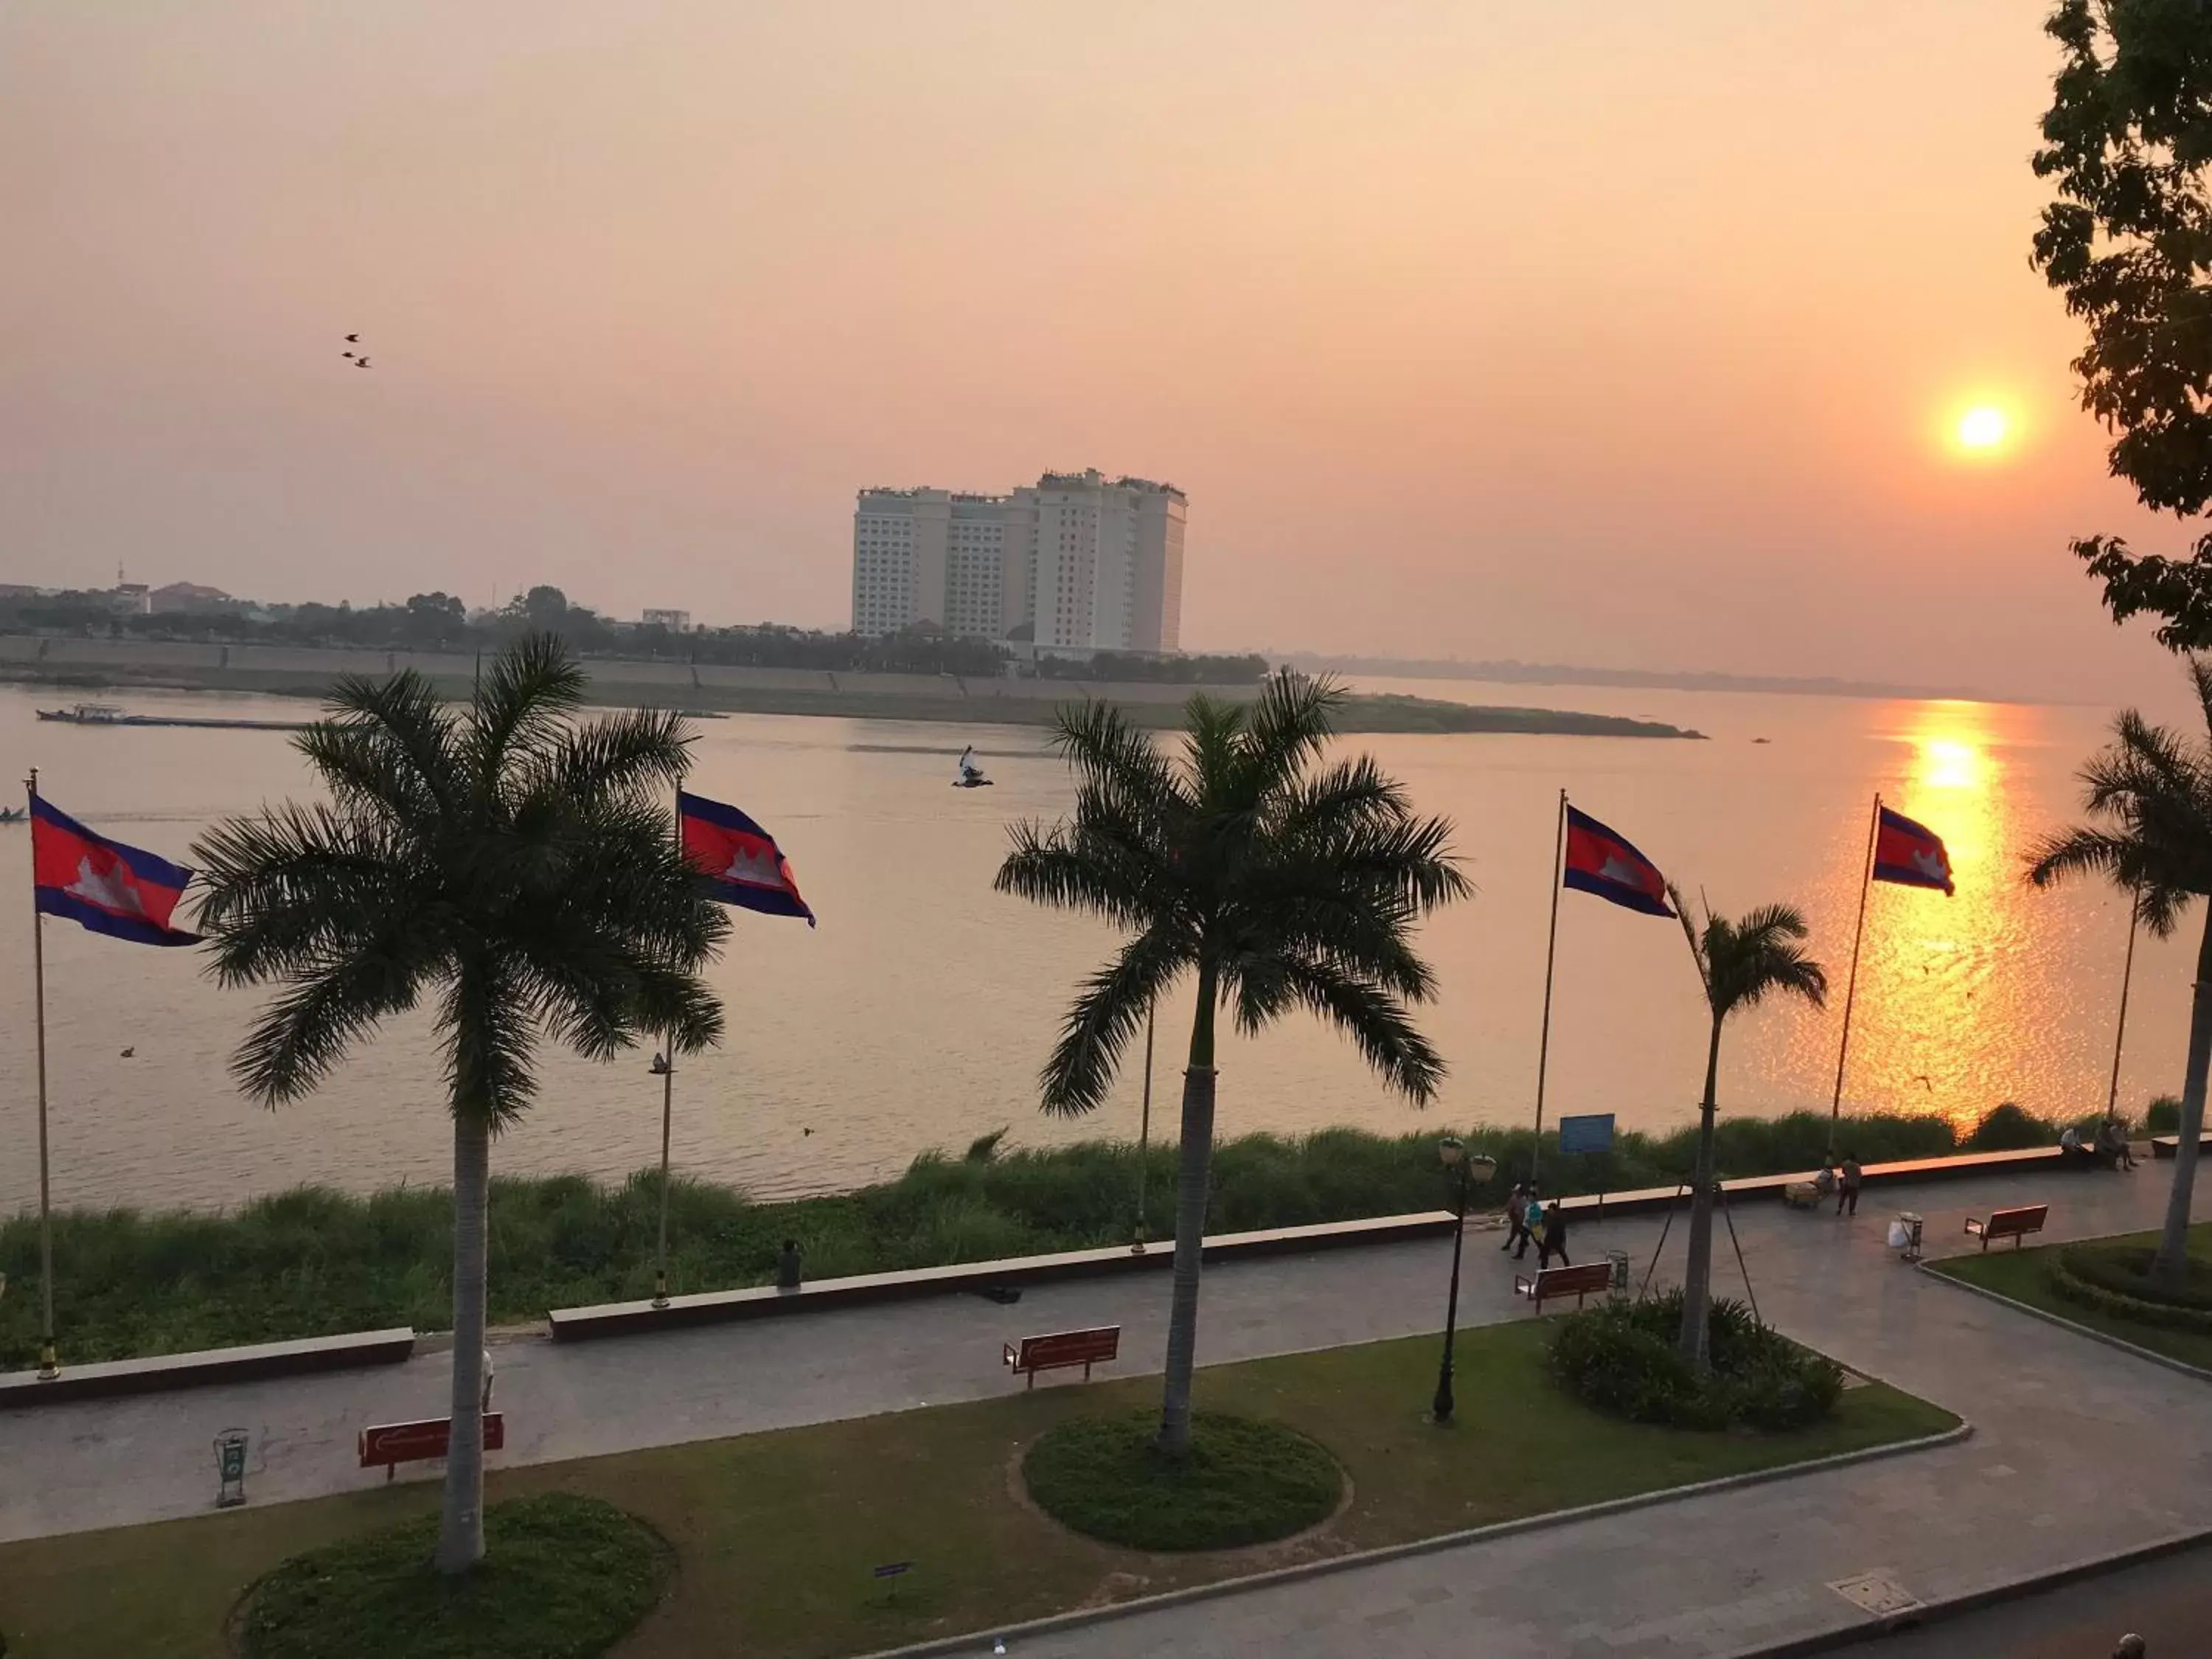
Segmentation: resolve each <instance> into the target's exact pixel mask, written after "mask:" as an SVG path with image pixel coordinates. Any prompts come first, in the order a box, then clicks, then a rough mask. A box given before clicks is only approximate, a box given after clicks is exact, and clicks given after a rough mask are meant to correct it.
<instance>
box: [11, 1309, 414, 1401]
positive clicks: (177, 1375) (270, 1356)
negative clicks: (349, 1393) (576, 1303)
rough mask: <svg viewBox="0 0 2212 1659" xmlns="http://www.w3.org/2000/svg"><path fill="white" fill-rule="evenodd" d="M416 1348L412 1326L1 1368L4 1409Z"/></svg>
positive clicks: (393, 1358) (301, 1368)
mask: <svg viewBox="0 0 2212 1659" xmlns="http://www.w3.org/2000/svg"><path fill="white" fill-rule="evenodd" d="M414 1352H415V1333H414V1332H413V1331H411V1330H410V1329H408V1328H405V1327H404V1326H402V1327H398V1328H394V1329H392V1330H388V1331H354V1332H350V1333H348V1334H345V1335H343V1336H314V1337H307V1338H305V1339H303V1340H300V1341H297V1342H257V1343H253V1344H251V1345H250V1346H244V1347H236V1348H210V1349H207V1350H205V1351H204V1352H199V1353H167V1354H160V1355H156V1356H155V1357H154V1358H149V1359H112V1360H106V1361H103V1362H101V1363H99V1364H89V1365H64V1366H63V1367H62V1369H61V1371H60V1373H59V1375H58V1376H52V1377H44V1378H42V1377H40V1375H39V1374H38V1373H37V1372H36V1371H9V1372H6V1373H4V1374H0V1411H4V1410H9V1409H20V1408H23V1407H33V1406H51V1405H55V1404H58V1403H59V1402H61V1401H68V1400H104V1399H110V1398H112V1397H114V1396H115V1395H129V1394H161V1393H166V1392H168V1391H171V1390H173V1389H197V1388H204V1387H205V1386H206V1385H207V1384H209V1383H258V1382H260V1381H263V1380H264V1379H266V1378H268V1377H272V1376H301V1375H303V1374H305V1373H307V1372H311V1371H337V1370H351V1369H353V1368H354V1367H356V1366H361V1365H396V1364H399V1363H400V1362H401V1361H402V1360H404V1359H407V1358H411V1357H412V1356H413V1354H414Z"/></svg>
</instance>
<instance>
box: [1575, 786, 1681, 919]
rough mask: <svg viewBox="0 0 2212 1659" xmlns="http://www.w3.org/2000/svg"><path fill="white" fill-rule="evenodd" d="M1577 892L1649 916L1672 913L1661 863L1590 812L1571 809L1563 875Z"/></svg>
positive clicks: (1669, 914)
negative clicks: (1632, 844) (1618, 834)
mask: <svg viewBox="0 0 2212 1659" xmlns="http://www.w3.org/2000/svg"><path fill="white" fill-rule="evenodd" d="M1561 879H1562V880H1563V881H1564V882H1565V884H1566V885H1567V886H1569V887H1571V888H1573V889H1574V890H1576V891H1577V892H1581V893H1595V894H1596V895H1597V896H1599V897H1600V898H1601V899H1611V900H1612V901H1613V902H1614V903H1615V904H1625V905H1626V906H1627V907H1628V908H1630V909H1632V910H1641V911H1643V912H1644V915H1647V916H1671V915H1674V911H1673V910H1672V909H1670V908H1668V904H1667V878H1665V877H1664V876H1662V875H1661V874H1660V873H1659V866H1656V865H1655V864H1654V863H1652V862H1651V860H1650V859H1647V858H1645V857H1644V854H1641V853H1639V852H1638V851H1637V850H1636V849H1635V848H1633V847H1632V846H1630V845H1629V844H1628V842H1627V841H1626V839H1624V838H1623V837H1621V836H1617V835H1615V834H1613V831H1612V830H1610V829H1607V828H1606V827H1605V826H1604V825H1603V824H1601V823H1599V822H1598V821H1597V820H1596V819H1595V818H1594V817H1590V815H1589V813H1587V812H1578V811H1576V810H1575V809H1574V808H1573V807H1571V806H1570V807H1569V808H1567V866H1566V872H1565V875H1564V876H1563V877H1562V878H1561Z"/></svg>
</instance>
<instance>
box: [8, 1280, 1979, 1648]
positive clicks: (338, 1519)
mask: <svg viewBox="0 0 2212 1659" xmlns="http://www.w3.org/2000/svg"><path fill="white" fill-rule="evenodd" d="M1549 1324H1550V1322H1547V1321H1535V1320H1529V1321H1524V1322H1520V1323H1517V1324H1513V1325H1502V1326H1490V1327H1485V1328H1480V1329H1477V1330H1473V1331H1466V1332H1462V1334H1461V1336H1460V1340H1459V1346H1458V1351H1457V1355H1458V1371H1457V1377H1456V1381H1457V1386H1458V1394H1459V1401H1460V1411H1459V1417H1458V1420H1457V1422H1456V1424H1455V1425H1453V1426H1450V1427H1447V1428H1438V1427H1437V1426H1435V1425H1432V1424H1431V1423H1430V1421H1429V1420H1428V1415H1427V1413H1428V1406H1429V1400H1430V1395H1431V1392H1432V1391H1433V1390H1434V1389H1435V1386H1436V1374H1437V1338H1435V1337H1433V1336H1430V1337H1420V1338H1413V1339H1407V1340H1398V1341H1391V1342H1379V1343H1372V1344H1368V1345H1364V1346H1358V1347H1350V1348H1337V1349H1331V1350H1327V1351H1324V1352H1316V1353H1308V1354H1298V1355H1293V1356H1289V1357H1285V1358H1275V1359H1265V1360H1256V1361H1253V1362H1250V1363H1249V1364H1237V1365H1227V1366H1219V1367H1213V1368H1209V1369H1207V1370H1204V1371H1201V1372H1200V1374H1199V1379H1198V1403H1199V1405H1200V1407H1201V1408H1203V1409H1205V1410H1207V1411H1212V1412H1220V1413H1231V1414H1234V1415H1237V1416H1241V1417H1246V1418H1254V1419H1266V1420H1268V1421H1273V1422H1278V1423H1282V1424H1285V1425H1288V1426H1290V1427H1291V1428H1293V1429H1296V1430H1297V1431H1300V1432H1301V1433H1304V1434H1306V1435H1309V1436H1310V1437H1312V1438H1314V1439H1315V1440H1316V1441H1318V1442H1320V1443H1322V1445H1324V1446H1326V1447H1327V1448H1328V1450H1329V1451H1330V1453H1331V1454H1332V1455H1334V1457H1335V1458H1336V1460H1337V1462H1338V1463H1339V1464H1340V1466H1341V1467H1342V1468H1343V1469H1344V1471H1345V1473H1346V1475H1348V1476H1349V1477H1350V1479H1351V1480H1352V1487H1353V1498H1352V1501H1351V1503H1350V1504H1347V1505H1346V1508H1345V1509H1344V1510H1343V1512H1342V1513H1341V1514H1340V1515H1339V1516H1337V1517H1336V1518H1335V1519H1334V1521H1333V1522H1330V1523H1329V1524H1328V1526H1326V1527H1325V1528H1322V1529H1321V1531H1320V1532H1318V1533H1317V1534H1311V1535H1309V1536H1306V1537H1301V1538H1298V1539H1293V1540H1291V1541H1286V1542H1285V1543H1281V1544H1277V1545H1273V1546H1261V1547H1258V1548H1255V1549H1253V1550H1248V1551H1242V1552H1232V1553H1200V1554H1152V1553H1144V1552H1140V1551H1135V1550H1128V1549H1121V1548H1117V1547H1113V1546H1110V1545H1107V1544H1103V1543H1098V1542H1096V1541H1092V1540H1090V1539H1087V1538H1084V1537H1082V1536H1080V1535H1079V1534H1075V1533H1073V1532H1071V1531H1069V1530H1068V1529H1066V1528H1063V1527H1060V1526H1059V1525H1057V1524H1056V1523H1054V1522H1052V1521H1050V1520H1048V1519H1047V1518H1046V1517H1045V1516H1042V1514H1040V1513H1039V1512H1038V1511H1037V1510H1035V1509H1034V1508H1032V1507H1030V1505H1028V1504H1023V1503H1020V1502H1018V1501H1017V1500H1016V1498H1015V1497H1014V1496H1013V1492H1012V1483H1013V1477H1014V1472H1015V1470H1016V1468H1018V1462H1019V1459H1020V1457H1021V1455H1022V1454H1023V1451H1024V1449H1025V1448H1026V1447H1027V1446H1028V1445H1029V1444H1030V1443H1031V1442H1032V1441H1033V1440H1035V1439H1036V1437H1038V1436H1039V1435H1041V1434H1042V1433H1043V1432H1045V1431H1047V1430H1048V1429H1050V1428H1052V1427H1054V1425H1058V1424H1060V1423H1063V1422H1066V1421H1067V1420H1069V1419H1073V1418H1077V1417H1096V1416H1101V1415H1107V1416H1110V1415H1115V1414H1121V1413H1136V1412H1139V1411H1142V1410H1146V1409H1147V1408H1151V1407H1156V1405H1157V1401H1158V1391H1159V1382H1158V1378H1157V1377H1136V1378H1128V1379H1124V1380H1119V1381H1115V1382H1101V1383H1092V1384H1091V1385H1088V1386H1085V1385H1083V1384H1079V1383H1071V1384H1054V1385H1048V1386H1044V1387H1041V1388H1038V1389H1036V1390H1034V1391H1017V1392H1013V1393H1010V1394H1007V1395H1001V1396H1000V1397H997V1398H994V1399H991V1400H987V1401H978V1402H974V1403H970V1404H965V1405H958V1406H946V1407H933V1408H929V1409H927V1410H921V1411H915V1412H907V1413H897V1414H895V1415H890V1416H884V1417H872V1418H864V1419H859V1420H857V1421H853V1422H845V1423H832V1424H823V1425H815V1426H811V1427H807V1428H800V1429H790V1430H785V1431H778V1432H775V1433H771V1434H757V1435H749V1436H745V1437H740V1438H736V1439H729V1440H719V1441H710V1442H705V1443H697V1444H693V1445H685V1446H670V1447H664V1448H659V1449H654V1450H651V1451H643V1452H635V1453H628V1454H624V1455H620V1456H613V1457H603V1458H595V1459H590V1460H586V1461H582V1462H569V1463H561V1464H550V1465H544V1466H540V1467H537V1468H522V1469H516V1470H513V1471H511V1472H505V1473H501V1474H495V1476H494V1477H493V1480H492V1482H491V1485H492V1489H493V1490H492V1495H493V1496H494V1497H495V1498H511V1497H514V1496H517V1495H520V1494H523V1493H527V1492H548V1491H556V1492H579V1493H583V1494H586V1495H588V1496H591V1497H595V1498H603V1499H605V1501H607V1502H608V1503H611V1504H614V1505H616V1506H617V1508H619V1509H622V1510H627V1511H628V1512H629V1513H631V1514H633V1515H635V1516H639V1517H641V1519H642V1520H644V1521H645V1522H647V1523H648V1524H649V1525H650V1526H652V1527H653V1529H654V1530H655V1531H657V1532H658V1533H659V1534H660V1535H661V1536H662V1537H663V1538H665V1539H666V1540H667V1541H669V1543H670V1544H671V1545H672V1546H673V1547H674V1548H675V1550H676V1552H677V1555H678V1571H677V1577H676V1579H675V1581H674V1586H673V1589H672V1590H671V1593H670V1594H669V1595H668V1597H667V1599H666V1600H665V1601H663V1602H662V1603H661V1605H660V1606H659V1608H657V1609H656V1610H655V1611H654V1612H653V1613H650V1614H648V1615H647V1618H646V1620H645V1621H644V1622H643V1623H642V1624H641V1625H640V1626H639V1627H638V1628H637V1630H636V1632H635V1633H634V1634H633V1635H631V1636H630V1637H629V1638H627V1639H626V1640H625V1641H624V1643H623V1645H622V1646H621V1648H620V1650H619V1652H620V1654H621V1656H622V1659H696V1656H697V1655H700V1654H708V1653H711V1654H714V1655H718V1656H739V1659H830V1656H840V1655H847V1654H853V1653H858V1652H864V1651H867V1650H873V1649H878V1648H884V1647H891V1646H895V1645H897V1644H900V1643H902V1642H909V1641H917V1640H921V1639H925V1638H933V1637H939V1636H949V1635H953V1634H957V1633H959V1632H966V1631H976V1630H988V1629H990V1628H992V1627H994V1626H1002V1625H1006V1624H1010V1623H1012V1622H1015V1621H1017V1620H1025V1619H1033V1618H1036V1617H1039V1616H1041V1615H1042V1614H1045V1613H1053V1612H1056V1611H1060V1610H1062V1609H1066V1608H1069V1607H1078V1606H1081V1605H1085V1604H1086V1603H1092V1602H1097V1601H1120V1600H1127V1599H1128V1598H1131V1597H1133V1596H1138V1595H1148V1594H1156V1593H1158V1592H1160V1591H1163V1590H1168V1589H1175V1588H1177V1587H1179V1586H1182V1585H1188V1584H1198V1583H1209V1582H1212V1581H1215V1580H1218V1579H1220V1578H1223V1577H1231V1576H1235V1575H1238V1574H1243V1573H1247V1572H1251V1571H1258V1570H1261V1569H1262V1568H1265V1567H1268V1566H1273V1565H1286V1564H1288V1563H1291V1562H1294V1561H1299V1560H1307V1559H1317V1558H1320V1557H1322V1556H1326V1555H1335V1554H1340V1553H1343V1552H1345V1551H1346V1550H1354V1549H1371V1548H1374V1547H1378V1546H1382V1545H1386V1544H1395V1543H1401V1542H1405V1541H1409V1540H1413V1539H1419V1538H1425V1537H1431V1536H1433V1535H1435V1534H1438V1533H1444V1532H1451V1531H1455V1530H1458V1529H1460V1528H1467V1527H1474V1526H1480V1525H1483V1524H1485V1523H1487V1522H1497V1521H1505V1520H1510V1519H1513V1518H1515V1517H1516V1516H1527V1515H1532V1514H1535V1513H1538V1512H1540V1511H1542V1510H1552V1509H1559V1508H1565V1507H1569V1506H1571V1505H1575V1504H1589V1503H1594V1502H1596V1501H1598V1500H1600V1499H1602V1498H1621V1497H1626V1496H1629V1495H1631V1494H1633V1493H1638V1492H1652V1491H1656V1490H1658V1489H1662V1488H1665V1487H1669V1486H1680V1485H1682V1484H1684V1483H1686V1482H1690V1481H1696V1480H1711V1479H1713V1478H1715V1477H1717V1476H1720V1475H1726V1474H1741V1473H1745V1472H1747V1471H1751V1470H1759V1469H1771V1468H1778V1467H1780V1466H1784V1465H1787V1464H1790V1463H1794V1462H1800V1461H1802V1460H1804V1459H1808V1458H1814V1457H1821V1456H1826V1455H1830V1454H1833V1453H1838V1452H1846V1451H1854V1450H1858V1449H1863V1448H1867V1447H1871V1446H1880V1445H1884V1444H1887V1443H1893V1442H1896V1441H1899V1440H1903V1439H1908V1438H1911V1437H1917V1436H1922V1435H1927V1434H1931V1433H1935V1432H1938V1431H1942V1430H1945V1429H1948V1428H1949V1427H1951V1426H1953V1425H1954V1423H1955V1422H1956V1420H1957V1419H1954V1418H1953V1417H1952V1416H1950V1415H1949V1414H1948V1413H1946V1412H1943V1411H1941V1410H1939V1409H1938V1408H1936V1407H1934V1406H1931V1405H1929V1404H1928V1403H1926V1402H1925V1401H1920V1400H1916V1399H1914V1398H1912V1397H1911V1395H1905V1394H1901V1393H1899V1392H1898V1391H1897V1390H1895V1389H1890V1388H1887V1387H1886V1386H1884V1385H1882V1384H1880V1383H1875V1384H1870V1385H1869V1386H1867V1387H1864V1388H1857V1389H1850V1390H1848V1391H1847V1392H1846V1393H1845V1395H1844V1399H1843V1401H1842V1403H1841V1404H1840V1405H1839V1406H1838V1407H1837V1410H1836V1412H1835V1413H1834V1415H1833V1416H1832V1417H1830V1418H1828V1419H1826V1420H1825V1421H1823V1422H1822V1423H1820V1425H1817V1426H1816V1427H1814V1428H1812V1429H1809V1430H1806V1431H1802V1432H1799V1433H1795V1434H1790V1435H1786V1436H1762V1435H1749V1434H1736V1433H1730V1434H1701V1433H1695V1432H1688V1431H1680V1430H1674V1429H1662V1428H1650V1427H1641V1426H1638V1425H1633V1424H1628V1423H1622V1422H1618V1421H1615V1420H1613V1419H1609V1418H1606V1417H1602V1416H1600V1415H1599V1414H1598V1413H1595V1412H1593V1411H1590V1410H1589V1409H1588V1408H1587V1407H1583V1406H1581V1405H1579V1404H1577V1402H1576V1401H1573V1400H1572V1399H1571V1398H1569V1397H1568V1396H1567V1395H1565V1393H1563V1392H1561V1391H1560V1390H1559V1389H1558V1388H1556V1387H1555V1386H1554V1385H1553V1383H1552V1382H1551V1381H1550V1379H1549V1377H1548V1376H1547V1375H1546V1371H1545V1365H1544V1344H1545V1339H1546V1337H1547V1334H1548V1326H1549ZM247 1490H248V1492H249V1493H251V1492H252V1483H251V1481H250V1480H249V1482H248V1488H247ZM437 1496H438V1494H437V1490H436V1488H435V1485H432V1484H429V1483H414V1484H407V1483H403V1484H401V1485H399V1486H389V1487H387V1486H375V1487H373V1488H371V1489H369V1490H368V1491H364V1492H356V1493H352V1494H349V1495H347V1496H345V1497H342V1498H325V1499H318V1500H315V1501H313V1502H308V1503H300V1504H282V1505H276V1506H273V1507H270V1508H268V1509H258V1508H251V1507H249V1508H247V1509H245V1510H231V1511H227V1512H225V1513H222V1514H220V1515H211V1516H207V1517H204V1518H203V1519H198V1520H193V1521H185V1522H168V1523H164V1524H162V1525H159V1526H150V1527H140V1528H127V1529H123V1530H118V1531H112V1532H102V1533H89V1534H74V1535H71V1536H68V1537H62V1538H51V1539H41V1540H36V1541H26V1542H21V1543H14V1544H5V1545H0V1632H5V1634H6V1636H7V1638H8V1640H9V1643H10V1644H11V1645H10V1648H9V1659H84V1656H90V1655H101V1656H105V1655H110V1654H113V1655H126V1654H127V1655H130V1656H132V1659H227V1655H226V1649H225V1646H224V1643H223V1637H222V1626H223V1621H224V1619H225V1616H226V1615H227V1613H228V1612H229V1610H230V1608H231V1607H232V1606H233V1604H234V1601H235V1600H236V1598H237V1597H238V1596H239V1595H240V1593H241V1592H242V1591H243V1590H244V1589H246V1587H247V1586H248V1585H249V1584H251V1583H252V1582H253V1581H254V1580H256V1579H258V1577H261V1576H262V1575H263V1574H264V1573H266V1572H267V1571H269V1570H270V1568H272V1567H273V1566H275V1565H276V1564H277V1562H279V1561H280V1560H282V1559H284V1558H286V1557H289V1556H291V1555H294V1554H296V1553H299V1552H301V1551H302V1550H311V1549H314V1548H316V1547H319V1546H322V1545H324V1544H326V1543H329V1542H331V1541H334V1540H337V1539H339V1538H343V1537H346V1536H349V1535H351V1534H357V1533H360V1532H363V1531H367V1530H370V1529H374V1528H380V1527H383V1526H386V1525H388V1524H390V1523H391V1522H394V1521H397V1520H400V1519H404V1518H407V1517H409V1516H416V1515H422V1514H428V1513H431V1512H433V1511H434V1510H435V1506H436V1503H437ZM1652 1524H1654V1525H1662V1524H1664V1522H1663V1520H1662V1519H1661V1518H1660V1517H1654V1519H1653V1522H1652ZM895 1561H911V1562H912V1563H914V1571H912V1573H910V1574H909V1575H908V1576H907V1577H904V1578H901V1579H897V1580H895V1581H892V1582H891V1583H890V1586H889V1587H886V1586H885V1585H884V1584H882V1583H878V1581H876V1580H875V1579H874V1578H873V1577H872V1576H871V1569H872V1567H873V1566H875V1565H878V1564H879V1563H886V1562H895Z"/></svg>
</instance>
